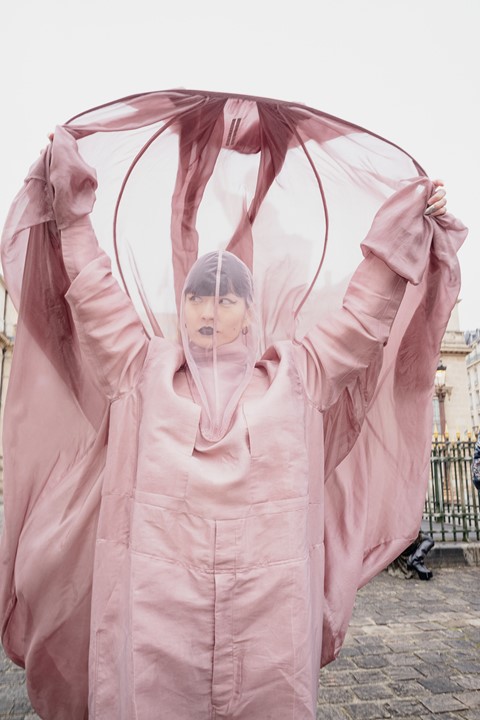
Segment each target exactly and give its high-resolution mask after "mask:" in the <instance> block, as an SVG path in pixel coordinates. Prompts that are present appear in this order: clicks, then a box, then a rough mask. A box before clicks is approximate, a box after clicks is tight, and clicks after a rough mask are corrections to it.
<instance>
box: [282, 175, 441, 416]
mask: <svg viewBox="0 0 480 720" xmlns="http://www.w3.org/2000/svg"><path fill="white" fill-rule="evenodd" d="M429 196H431V197H430V200H428V201H427V198H428V197H429ZM437 203H438V204H437ZM427 206H428V207H434V209H433V210H432V211H431V212H429V213H428V211H427V213H428V215H430V217H431V216H434V215H436V214H438V215H441V214H443V213H444V212H445V198H444V191H443V190H439V191H438V192H434V193H433V194H432V183H431V182H430V181H429V180H428V179H427V178H421V179H419V180H416V181H413V182H411V183H409V184H408V185H406V186H405V187H404V188H403V189H402V190H401V191H399V192H398V193H396V194H395V195H394V196H392V198H390V199H389V200H388V201H387V202H386V203H385V204H384V205H383V207H382V208H381V210H380V211H379V213H378V214H377V216H376V218H375V220H374V223H373V225H372V228H371V230H370V232H369V234H368V236H367V238H366V239H365V241H364V243H363V244H362V250H363V252H364V255H365V259H364V260H363V262H362V263H361V264H360V266H359V267H358V268H357V270H356V272H355V273H354V275H353V277H352V280H351V282H350V284H349V286H348V289H347V292H346V294H345V296H344V299H343V305H342V307H341V308H340V309H339V310H338V311H337V312H336V313H333V314H331V315H330V316H329V317H328V319H327V320H326V321H325V322H322V324H321V325H318V326H316V327H314V328H312V330H311V331H310V332H308V333H307V334H306V336H305V337H304V338H303V340H302V342H301V344H300V345H299V346H297V350H296V356H297V364H298V367H299V369H300V372H301V375H302V376H303V380H304V385H305V389H306V392H307V395H308V397H309V398H310V400H311V402H312V403H313V404H314V405H315V406H316V407H317V408H318V409H319V410H321V411H325V410H327V409H328V408H330V407H331V406H332V405H334V403H335V402H336V401H337V400H338V398H339V397H340V395H341V394H342V393H343V391H344V390H345V389H346V388H348V387H349V386H352V387H353V386H354V385H355V383H356V382H357V380H358V379H359V378H360V377H361V376H362V375H363V377H365V373H366V372H367V371H368V370H369V368H373V369H377V370H378V368H379V367H380V365H381V359H382V350H383V346H384V345H385V344H386V343H387V340H388V337H389V334H390V330H391V327H392V324H393V321H394V319H395V316H396V314H397V311H398V308H399V307H400V304H401V302H402V299H403V296H404V294H405V290H406V286H407V283H408V282H411V283H413V284H418V283H419V282H420V281H421V279H422V276H423V273H424V270H425V268H426V266H427V262H428V257H429V252H430V244H431V239H432V220H431V219H430V218H427V217H425V209H426V207H427ZM356 400H357V401H358V397H357V398H356ZM365 402H367V398H365Z"/></svg>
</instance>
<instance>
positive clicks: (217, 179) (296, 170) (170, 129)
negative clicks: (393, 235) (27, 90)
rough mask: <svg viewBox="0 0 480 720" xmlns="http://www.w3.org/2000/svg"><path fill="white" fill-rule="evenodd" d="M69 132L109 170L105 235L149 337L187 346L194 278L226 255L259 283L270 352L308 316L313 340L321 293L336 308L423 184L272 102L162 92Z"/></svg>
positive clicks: (412, 172)
mask: <svg viewBox="0 0 480 720" xmlns="http://www.w3.org/2000/svg"><path fill="white" fill-rule="evenodd" d="M64 129H65V130H66V131H67V132H68V133H69V134H70V135H71V136H72V137H74V138H75V139H76V140H77V142H78V147H79V149H80V153H81V155H82V157H83V158H84V159H85V161H86V162H87V163H88V164H89V165H91V166H92V167H94V168H95V170H96V173H97V178H98V190H97V201H96V204H95V208H94V211H93V222H94V227H95V229H96V232H97V235H98V236H99V239H100V242H101V244H102V245H103V246H104V247H105V248H106V249H107V250H108V251H109V253H110V254H111V255H112V256H114V257H115V260H116V272H117V274H118V276H119V277H121V279H122V281H123V283H124V285H125V288H126V290H127V292H128V293H129V294H130V296H131V297H132V299H133V300H134V302H135V304H136V306H137V308H138V310H139V312H140V314H141V315H142V317H143V319H144V322H145V326H146V328H147V330H148V332H149V334H156V335H161V334H163V335H166V336H170V337H172V336H174V335H175V334H176V316H177V311H178V308H179V306H180V292H181V288H182V287H183V284H184V281H185V277H186V275H187V273H188V271H189V270H190V268H191V266H192V265H193V263H194V262H195V260H196V259H197V257H199V256H200V255H203V254H204V253H206V252H209V251H212V250H219V249H226V250H228V251H230V252H232V253H234V254H236V255H237V256H238V257H239V258H240V259H242V260H243V261H244V262H245V263H246V265H247V266H248V267H249V268H250V269H251V271H252V273H253V278H254V285H255V291H256V298H257V312H258V316H259V321H260V327H261V329H262V338H261V347H262V350H264V349H265V348H266V347H268V346H269V345H270V344H271V343H272V342H274V341H275V340H278V339H285V338H287V337H290V338H291V337H293V335H294V333H295V327H294V325H295V319H296V318H297V316H299V317H298V323H300V324H298V323H297V333H298V332H300V333H301V332H302V327H303V326H302V323H301V321H302V318H307V317H309V313H308V312H307V311H308V310H309V308H308V306H307V307H305V308H304V312H303V313H302V312H301V310H302V306H303V303H304V302H305V301H306V298H307V296H308V293H309V288H311V286H312V285H313V284H315V287H316V290H317V291H323V293H324V305H323V307H324V309H326V308H328V302H329V298H331V297H332V296H334V295H338V296H341V294H342V292H343V289H344V286H345V284H346V281H347V278H348V277H349V275H350V274H351V272H352V271H353V269H354V268H355V267H356V265H357V264H358V262H359V261H360V259H361V253H360V250H359V243H360V241H361V240H362V238H363V237H364V236H365V235H366V233H367V231H368V229H369V227H370V225H371V223H372V220H373V218H374V216H375V213H376V212H377V210H378V208H379V207H380V206H381V204H382V203H383V202H384V201H385V199H386V198H388V197H389V196H390V195H391V194H392V193H394V192H395V191H397V190H398V189H399V188H400V187H401V186H402V184H403V183H405V180H406V179H411V178H414V177H418V176H419V175H422V174H424V173H423V171H422V169H421V168H420V167H419V166H418V164H417V163H416V162H415V161H414V160H413V159H412V158H411V157H410V156H409V155H408V154H407V153H405V152H404V151H403V150H401V149H399V148H398V147H397V146H395V145H394V144H392V143H390V142H388V141H387V140H384V139H382V138H380V137H379V136H377V135H374V134H373V133H370V132H367V131H366V130H363V129H362V128H359V127H357V126H355V125H352V124H351V123H348V122H345V121H343V120H339V119H338V118H334V117H332V116H330V115H327V114H325V113H322V112H319V111H317V110H314V109H311V108H307V107H304V106H302V105H300V104H298V103H288V102H280V101H277V100H270V99H266V98H255V97H243V96H232V95H227V94H222V93H207V92H198V91H188V90H173V91H166V92H156V93H149V94H144V95H138V96H133V97H130V98H125V99H124V100H121V101H118V102H114V103H110V104H107V105H104V106H101V107H99V108H96V109H94V110H91V111H89V112H86V113H82V114H81V115H78V116H76V117H75V118H73V119H72V120H70V121H69V122H68V123H67V124H66V125H65V126H64ZM53 153H55V142H54V146H53ZM321 266H322V273H321V275H320V274H319V273H320V267H321ZM314 304H315V306H316V307H317V308H318V307H319V304H318V302H317V300H315V302H314ZM317 312H318V311H317V310H316V311H315V313H317ZM310 320H311V318H309V319H308V323H310ZM303 329H304V328H303Z"/></svg>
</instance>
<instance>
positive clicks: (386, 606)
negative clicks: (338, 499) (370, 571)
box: [317, 563, 480, 720]
mask: <svg viewBox="0 0 480 720" xmlns="http://www.w3.org/2000/svg"><path fill="white" fill-rule="evenodd" d="M427 564H428V563H427ZM317 718H318V720H377V718H397V720H460V719H462V720H480V568H479V567H466V566H456V567H452V568H439V569H434V577H433V578H432V580H430V581H429V582H422V581H420V580H417V579H411V580H405V579H396V578H392V577H390V576H389V575H388V574H387V573H381V574H380V575H378V576H377V577H376V578H375V579H374V580H373V581H372V582H371V583H370V584H369V585H367V586H366V587H365V588H363V589H362V590H361V591H360V592H359V593H358V596H357V602H356V605H355V611H354V615H353V618H352V622H351V625H350V629H349V632H348V635H347V638H346V642H345V644H344V647H343V649H342V651H341V653H340V656H339V658H338V659H337V660H336V661H335V662H334V663H332V664H331V665H328V666H327V667H326V668H324V669H323V670H322V673H321V679H320V693H319V704H318V714H317Z"/></svg>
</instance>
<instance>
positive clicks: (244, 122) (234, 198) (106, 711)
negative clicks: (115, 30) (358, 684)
mask: <svg viewBox="0 0 480 720" xmlns="http://www.w3.org/2000/svg"><path fill="white" fill-rule="evenodd" d="M432 187H433V186H432V183H431V182H430V181H429V180H428V178H427V177H426V176H425V173H424V172H423V170H422V169H421V168H420V166H419V165H418V164H417V163H416V162H415V161H414V160H413V159H412V158H411V157H410V156H409V155H408V154H407V153H405V152H404V151H403V150H401V149H400V148H398V147H396V146H395V145H393V144H392V143H390V142H388V141H387V140H384V139H382V138H379V137H378V136H376V135H374V134H372V133H369V132H368V131H366V130H364V129H362V128H359V127H357V126H355V125H352V124H351V123H348V122H346V121H343V120H340V119H338V118H334V117H331V116H329V115H326V114H325V113H321V112H319V111H317V110H314V109H311V108H307V107H304V106H302V105H299V104H298V103H287V102H280V101H276V100H270V99H263V98H252V97H242V96H231V95H226V94H221V93H207V92H196V91H187V90H174V91H165V92H158V93H149V94H144V95H138V96H134V97H130V98H125V99H124V100H121V101H118V102H115V103H110V104H108V105H105V106H102V107H100V108H96V109H94V110H91V111H89V112H86V113H83V114H82V115H79V116H77V117H76V118H73V119H72V120H70V121H69V122H68V123H66V124H65V125H63V126H60V127H58V128H57V129H56V132H55V138H54V141H53V143H52V145H51V146H49V147H48V148H47V150H46V151H45V153H44V154H43V155H42V157H41V158H40V159H39V160H38V161H37V162H36V163H35V165H34V166H32V168H31V170H30V172H29V174H28V177H27V180H26V183H25V186H24V188H23V189H22V190H21V191H20V193H19V194H18V196H17V197H16V198H15V200H14V203H13V205H12V209H11V212H10V215H9V217H8V219H7V223H6V226H5V229H4V234H3V243H2V259H3V267H4V273H5V278H6V281H7V284H8V287H9V290H10V292H11V294H12V297H13V299H14V301H15V303H16V305H17V307H18V308H19V312H20V315H19V325H18V333H17V339H16V350H15V357H14V364H13V368H12V375H11V380H10V387H9V397H8V402H7V407H6V417H5V434H4V448H5V493H4V499H5V529H4V534H3V538H2V546H1V556H2V576H1V595H0V608H1V617H2V628H3V634H2V637H3V643H4V647H5V649H6V651H7V653H8V654H9V655H10V657H11V658H13V659H14V660H15V662H17V663H19V664H22V665H25V667H26V670H27V684H28V689H29V693H30V697H31V699H32V703H33V705H34V707H35V708H36V710H37V712H38V713H39V714H40V715H41V716H42V717H45V718H52V719H54V718H55V719H56V718H58V719H60V718H62V720H64V718H65V717H69V718H73V719H77V718H78V719H83V718H84V717H86V716H87V713H88V716H89V717H92V718H93V717H95V718H103V717H118V718H125V720H127V718H128V719H130V718H131V717H134V716H138V717H139V718H146V717H150V716H151V711H152V710H151V709H152V708H153V707H155V708H157V707H158V703H161V707H162V708H163V709H164V710H163V711H164V716H165V717H169V718H170V717H176V718H178V720H180V719H182V718H184V717H185V718H187V717H190V715H191V706H192V702H193V703H194V704H195V707H196V708H197V713H198V715H197V716H198V718H200V719H203V718H205V719H206V718H211V717H212V713H213V712H215V713H216V715H215V717H218V718H221V717H225V718H230V717H231V718H233V717H235V718H237V719H238V720H243V718H245V719H246V718H250V719H251V718H263V717H265V716H266V715H265V708H266V707H269V708H270V709H271V708H274V709H275V712H276V717H277V718H280V719H281V718H283V717H285V718H286V717H288V718H292V717H293V718H296V720H304V719H306V718H313V717H314V704H315V692H316V679H317V677H318V669H319V666H320V660H321V659H322V662H323V663H326V662H329V661H331V660H332V659H333V658H334V657H335V656H336V654H337V653H338V651H339V649H340V647H341V644H342V640H343V637H344V634H345V631H346V628H347V626H348V622H349V618H350V614H351V610H352V607H353V601H354V596H355V592H356V590H357V588H358V587H359V586H360V585H361V584H363V583H365V582H367V581H368V580H369V579H370V578H371V577H372V576H373V575H374V574H375V573H377V572H378V571H379V570H381V569H382V568H383V567H385V566H386V565H387V564H388V563H389V562H390V561H391V560H392V559H393V558H394V557H396V556H397V555H398V553H399V552H400V551H401V550H402V549H403V548H404V547H406V546H407V545H408V544H409V543H410V542H411V540H412V539H413V538H414V537H415V536H416V535H417V532H418V526H419V522H420V518H421V512H422V506H423V501H424V497H425V489H426V481H427V477H428V461H429V446H430V434H431V397H432V389H433V376H434V372H435V368H436V364H437V358H438V353H439V347H440V341H441V338H442V336H443V332H444V329H445V327H446V323H447V320H448V317H449V314H450V311H451V308H452V307H453V304H454V302H455V300H456V297H457V295H458V290H459V280H460V277H459V268H458V263H457V260H456V257H455V254H456V251H457V249H458V247H459V246H460V245H461V243H462V241H463V239H464V237H465V234H466V230H465V228H464V227H463V225H462V224H461V223H460V222H458V221H457V220H455V219H454V218H453V217H452V216H450V215H446V216H443V217H441V218H436V219H432V218H429V217H425V216H424V215H423V211H424V208H425V204H426V200H427V198H428V197H429V195H430V194H431V192H432ZM95 191H96V196H97V200H96V202H95V205H94V200H95ZM92 208H93V212H91V211H92ZM90 212H91V218H92V223H93V229H94V231H95V234H96V237H97V238H98V241H99V244H100V247H98V246H97V245H96V242H89V241H88V236H89V233H91V230H90V229H89V226H88V225H82V218H84V217H85V216H86V215H87V214H89V213H90ZM74 233H77V234H78V235H79V238H84V242H83V241H82V240H81V239H80V241H79V242H78V243H77V251H76V260H77V261H78V262H79V273H78V276H77V277H74V279H73V281H72V276H71V275H70V273H69V272H67V270H66V266H67V267H68V260H69V258H67V257H66V256H65V255H64V254H62V247H61V237H60V236H61V234H63V235H64V237H65V238H66V237H67V235H68V234H70V237H72V234H74ZM362 240H363V243H362V244H360V243H361V241H362ZM219 251H220V252H219ZM224 251H228V253H231V254H233V255H235V256H236V257H237V258H239V259H240V260H242V261H243V263H245V265H246V266H247V267H248V268H249V270H250V271H251V273H252V277H253V287H254V289H255V314H254V315H255V319H253V320H252V319H250V321H249V324H248V329H249V332H248V333H245V334H242V333H240V335H238V336H236V338H234V339H233V340H232V342H231V343H226V344H224V345H221V346H219V347H217V348H215V347H214V343H213V346H212V348H209V347H207V348H199V347H198V343H195V342H193V343H192V342H191V337H190V336H189V335H188V332H187V333H186V332H185V328H184V322H183V320H184V318H185V313H184V307H185V299H186V298H188V293H185V290H188V274H189V272H190V271H191V269H192V267H193V266H194V263H195V261H196V260H197V258H198V257H200V256H203V255H205V253H209V252H213V253H215V257H216V262H217V269H218V270H219V271H220V272H219V273H218V277H220V274H221V264H222V260H221V258H222V256H223V253H224ZM109 257H110V259H111V261H112V266H110V262H109V259H108V258H109ZM219 258H220V259H219ZM362 258H364V259H363V260H362ZM111 268H112V270H111ZM357 268H358V269H357ZM354 271H355V272H354ZM112 272H113V275H112ZM116 280H118V281H119V282H120V284H121V286H122V288H123V291H121V290H120V289H119V287H118V285H117V281H116ZM227 289H229V290H231V288H227ZM221 292H223V290H222V291H218V292H215V295H214V298H215V299H216V301H217V311H216V312H218V302H219V300H220V297H221ZM200 297H204V296H203V295H201V294H200ZM206 297H210V296H209V295H206ZM134 308H135V309H134ZM182 308H183V309H182ZM179 314H180V329H181V333H182V334H183V348H182V344H181V343H180V342H179V341H178V320H177V317H178V315H179ZM252 318H253V315H252ZM218 323H219V318H218V315H217V316H216V319H215V312H214V319H213V321H212V323H211V325H209V324H208V323H207V324H204V325H201V326H200V327H210V326H211V327H214V328H215V327H217V328H218ZM256 327H258V336H259V347H260V355H261V359H260V360H258V359H257V357H256V348H257V340H256V336H257V332H255V331H254V330H255V328H256ZM214 337H215V335H214ZM387 341H388V342H387ZM205 356H207V363H206V365H205V364H204V363H203V361H204V360H205ZM229 359H230V360H232V359H233V362H234V363H235V364H236V365H235V367H234V370H233V372H232V371H231V366H230V365H228V364H227V363H224V361H225V360H226V361H227V362H228V360H229ZM256 360H257V362H255V361H256ZM202 363H203V364H202ZM186 365H187V366H188V370H186ZM214 366H215V367H216V368H217V372H218V368H219V366H220V368H221V369H222V372H223V368H225V373H224V374H223V375H222V377H223V380H224V382H225V385H224V386H223V387H224V388H233V389H232V391H231V392H229V391H228V390H221V389H219V387H218V377H219V375H218V374H217V376H215V374H214V373H213V374H212V369H213V367H214ZM205 367H206V368H207V370H206V371H205ZM189 373H190V375H191V377H190V378H189ZM190 380H191V381H190ZM216 385H217V387H216ZM215 388H216V389H215ZM202 416H203V419H202ZM212 538H213V540H212ZM212 542H213V545H214V547H213V549H212ZM165 568H168V573H167V572H166V571H165ZM232 568H233V569H232ZM213 579H214V580H215V582H214V584H213V585H211V584H210V580H212V581H213ZM274 597H275V598H276V599H277V600H278V602H275V603H273V602H272V598H274ZM232 608H233V610H232ZM232 613H233V615H232ZM212 617H213V618H214V626H215V627H214V634H213V635H212V634H211V632H210V631H211V627H210V626H211V623H212ZM233 621H234V622H233ZM192 623H193V624H192ZM232 623H233V624H232ZM232 627H235V633H236V635H234V636H232V637H231V636H230V635H229V634H228V633H229V632H230V631H228V632H227V630H228V628H232ZM287 627H289V628H290V631H289V633H285V632H283V630H284V628H287ZM215 638H216V640H215ZM189 643H190V645H189ZM167 646H168V653H167V651H166V649H165V648H166V647H167ZM188 647H193V648H194V649H195V652H193V651H189V650H188ZM232 648H236V650H235V651H233V650H232ZM239 648H242V652H241V653H240V651H239ZM232 652H233V653H234V656H235V662H234V663H233V665H232V667H233V668H234V669H232V667H230V665H229V658H230V657H232ZM192 653H193V656H194V658H195V660H194V659H192V658H191V657H190V654H192ZM239 653H240V654H239ZM240 655H241V657H240ZM237 664H238V667H237ZM240 665H242V668H243V670H242V672H240V669H239V668H240ZM212 667H213V674H212ZM232 673H233V674H232ZM242 673H243V674H242ZM170 702H171V705H170V704H169V703H170ZM135 713H137V714H136V715H135ZM149 713H150V715H149ZM282 713H283V714H282Z"/></svg>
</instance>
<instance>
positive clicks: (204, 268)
mask: <svg viewBox="0 0 480 720" xmlns="http://www.w3.org/2000/svg"><path fill="white" fill-rule="evenodd" d="M221 263H222V267H221V271H220V288H219V294H220V295H228V294H229V293H233V294H234V295H238V297H241V298H243V299H244V300H245V301H246V303H247V304H248V305H250V304H251V303H252V301H253V284H252V278H251V275H250V273H249V271H248V269H247V267H246V266H245V265H244V264H243V263H242V262H241V261H240V260H238V259H237V258H236V257H235V256H234V255H232V254H230V253H222V257H221ZM217 267H218V252H213V253H208V254H207V255H204V256H203V257H202V258H199V260H197V262H196V263H195V265H194V266H193V268H192V270H191V271H190V275H189V277H188V281H187V285H186V287H185V294H186V295H187V294H189V293H195V295H200V296H203V297H213V296H214V295H215V289H216V282H217Z"/></svg>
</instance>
